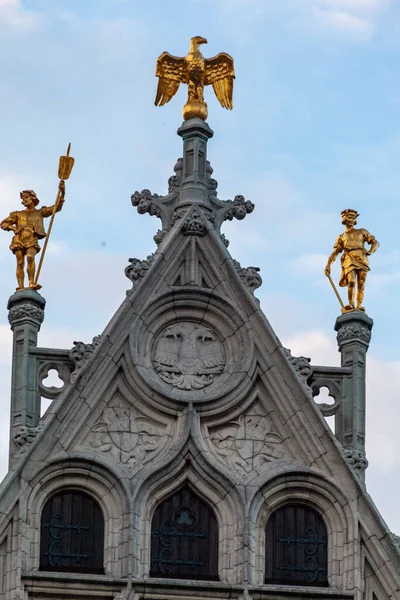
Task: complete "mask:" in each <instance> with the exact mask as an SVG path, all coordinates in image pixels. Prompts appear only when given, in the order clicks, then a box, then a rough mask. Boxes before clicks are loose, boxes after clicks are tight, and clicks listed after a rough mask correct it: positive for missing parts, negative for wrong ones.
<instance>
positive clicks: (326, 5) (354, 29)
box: [309, 0, 391, 42]
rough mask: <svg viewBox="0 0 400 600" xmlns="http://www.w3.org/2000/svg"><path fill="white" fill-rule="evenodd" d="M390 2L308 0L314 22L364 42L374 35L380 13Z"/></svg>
mask: <svg viewBox="0 0 400 600" xmlns="http://www.w3.org/2000/svg"><path fill="white" fill-rule="evenodd" d="M390 3H391V0H310V2H309V4H310V8H311V14H312V16H313V18H314V21H315V22H317V23H318V24H319V25H321V26H322V27H324V28H326V29H330V30H332V31H336V32H339V33H341V34H343V35H345V36H347V37H350V38H352V39H355V40H358V41H361V42H365V41H368V40H369V39H370V38H372V36H373V35H374V33H375V30H376V26H377V23H378V20H379V16H380V12H381V10H382V9H383V8H385V7H386V6H387V5H389V4H390Z"/></svg>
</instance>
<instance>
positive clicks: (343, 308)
mask: <svg viewBox="0 0 400 600" xmlns="http://www.w3.org/2000/svg"><path fill="white" fill-rule="evenodd" d="M325 275H326V276H327V278H328V279H329V282H330V284H331V286H332V288H333V291H334V292H335V294H336V298H337V299H338V300H339V302H340V306H341V307H342V312H347V311H346V309H345V306H344V304H343V300H342V299H341V297H340V296H339V292H338V291H337V289H336V285H335V284H334V283H333V281H332V277H331V276H330V275H328V274H327V273H325Z"/></svg>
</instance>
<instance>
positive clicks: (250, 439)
mask: <svg viewBox="0 0 400 600" xmlns="http://www.w3.org/2000/svg"><path fill="white" fill-rule="evenodd" d="M257 408H258V409H260V407H259V406H258V405H256V407H253V409H250V410H249V411H247V413H243V414H242V415H240V416H239V417H238V419H236V420H235V421H230V422H229V423H227V424H226V425H223V426H221V427H215V428H213V429H211V430H210V442H211V448H212V450H213V451H215V452H216V453H217V455H218V456H219V458H220V459H221V460H223V461H224V463H225V464H226V465H227V466H228V467H229V468H231V469H234V470H235V471H238V472H239V473H240V474H241V475H243V476H246V475H248V474H249V473H250V472H251V471H259V470H260V468H261V467H262V465H263V464H264V463H267V462H270V461H273V460H277V459H280V458H284V457H285V456H286V452H285V448H284V447H283V444H282V438H281V437H280V436H279V435H278V434H277V433H275V432H273V431H272V423H271V421H270V419H269V418H268V417H267V416H266V415H264V414H260V410H261V409H260V410H257ZM256 413H257V414H256Z"/></svg>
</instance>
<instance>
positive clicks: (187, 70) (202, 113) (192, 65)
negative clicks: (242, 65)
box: [154, 36, 235, 121]
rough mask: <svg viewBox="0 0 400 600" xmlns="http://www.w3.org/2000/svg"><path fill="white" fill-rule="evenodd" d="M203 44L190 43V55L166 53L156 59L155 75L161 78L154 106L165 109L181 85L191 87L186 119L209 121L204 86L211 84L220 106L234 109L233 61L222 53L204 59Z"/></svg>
mask: <svg viewBox="0 0 400 600" xmlns="http://www.w3.org/2000/svg"><path fill="white" fill-rule="evenodd" d="M200 44H207V40H206V39H205V38H203V37H200V36H196V37H193V38H192V39H191V40H190V49H189V53H188V54H187V56H185V57H183V58H179V57H177V56H172V55H171V54H169V53H168V52H163V53H162V54H161V56H159V57H158V59H157V66H156V76H157V77H158V78H159V80H158V87H157V95H156V99H155V102H154V104H155V105H156V106H162V105H163V104H166V103H167V102H169V101H170V100H171V98H172V96H175V94H176V92H177V91H178V87H179V84H180V83H186V84H187V86H188V100H187V102H186V104H185V106H184V108H183V118H184V120H185V121H186V120H187V119H193V118H195V117H199V118H200V119H203V121H205V120H206V119H207V114H208V111H207V104H206V103H205V102H204V97H203V90H204V86H205V85H210V84H211V85H212V86H213V89H214V92H215V95H216V96H217V98H218V100H219V102H220V104H221V106H223V107H224V108H229V109H230V110H232V108H233V103H232V94H233V80H234V79H235V71H234V68H233V58H232V57H231V56H229V54H225V52H220V53H219V54H217V56H214V57H213V58H204V56H203V55H202V53H201V52H200V50H199V46H200Z"/></svg>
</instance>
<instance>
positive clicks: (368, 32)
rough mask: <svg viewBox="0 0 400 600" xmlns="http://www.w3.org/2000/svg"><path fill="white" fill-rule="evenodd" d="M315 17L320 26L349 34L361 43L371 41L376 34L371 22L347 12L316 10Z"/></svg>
mask: <svg viewBox="0 0 400 600" xmlns="http://www.w3.org/2000/svg"><path fill="white" fill-rule="evenodd" d="M314 17H315V19H316V21H317V22H318V23H319V24H321V25H323V26H327V27H329V28H332V29H336V30H338V31H340V32H342V33H345V34H349V35H350V36H351V37H353V38H357V39H358V40H360V41H367V40H369V39H370V38H371V37H372V35H373V33H374V25H373V23H372V22H371V21H369V20H367V19H364V18H362V17H358V16H357V15H352V14H350V13H348V12H345V11H339V10H320V9H316V10H315V12H314Z"/></svg>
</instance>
